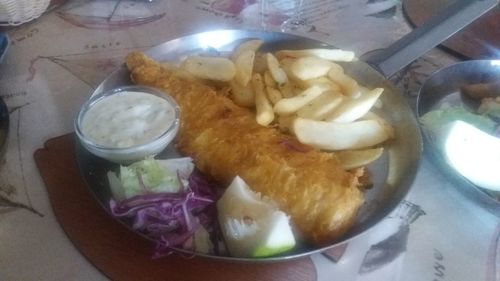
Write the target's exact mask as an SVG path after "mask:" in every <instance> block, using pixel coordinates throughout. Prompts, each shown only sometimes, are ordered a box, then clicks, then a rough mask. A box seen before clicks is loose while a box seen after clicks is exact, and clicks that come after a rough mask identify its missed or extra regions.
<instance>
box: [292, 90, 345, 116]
mask: <svg viewBox="0 0 500 281" xmlns="http://www.w3.org/2000/svg"><path fill="white" fill-rule="evenodd" d="M342 99H343V96H342V95H341V94H340V93H338V92H333V91H327V92H324V93H323V94H321V95H320V96H319V97H317V98H315V99H314V100H312V101H311V102H309V103H308V104H306V105H305V106H303V107H302V108H300V109H299V110H298V111H297V116H299V117H302V118H308V119H314V120H322V119H323V118H325V116H326V115H327V114H328V113H329V112H331V111H333V110H334V109H335V108H336V107H337V106H338V105H339V104H340V103H341V102H342Z"/></svg>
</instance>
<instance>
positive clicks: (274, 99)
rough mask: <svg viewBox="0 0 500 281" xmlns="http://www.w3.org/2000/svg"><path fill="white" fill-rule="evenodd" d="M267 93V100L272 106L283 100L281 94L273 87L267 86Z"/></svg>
mask: <svg viewBox="0 0 500 281" xmlns="http://www.w3.org/2000/svg"><path fill="white" fill-rule="evenodd" d="M266 93H267V98H268V99H269V101H270V102H271V103H272V104H276V103H278V102H279V101H280V100H281V99H282V98H283V95H282V94H281V92H280V91H279V90H278V89H275V88H273V87H269V86H266Z"/></svg>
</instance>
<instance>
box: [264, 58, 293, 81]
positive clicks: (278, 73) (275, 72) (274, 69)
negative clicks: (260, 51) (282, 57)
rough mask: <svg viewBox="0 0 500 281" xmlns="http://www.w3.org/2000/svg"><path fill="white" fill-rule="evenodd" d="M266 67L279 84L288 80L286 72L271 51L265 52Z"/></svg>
mask: <svg viewBox="0 0 500 281" xmlns="http://www.w3.org/2000/svg"><path fill="white" fill-rule="evenodd" d="M266 61H267V67H268V69H269V72H270V73H271V76H272V77H273V79H274V81H276V83H278V84H279V85H282V84H285V83H286V82H288V77H287V75H286V72H285V71H284V70H283V69H282V68H281V66H280V63H279V61H278V59H277V58H276V57H275V56H274V55H273V54H271V53H267V54H266Z"/></svg>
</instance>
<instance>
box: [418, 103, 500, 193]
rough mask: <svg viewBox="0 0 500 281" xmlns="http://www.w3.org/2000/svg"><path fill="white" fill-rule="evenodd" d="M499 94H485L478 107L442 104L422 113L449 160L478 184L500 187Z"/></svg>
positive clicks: (430, 134) (429, 130)
mask: <svg viewBox="0 0 500 281" xmlns="http://www.w3.org/2000/svg"><path fill="white" fill-rule="evenodd" d="M499 101H500V98H496V99H495V98H482V99H481V105H480V106H479V108H477V111H475V112H473V111H469V110H467V109H466V108H464V107H463V106H451V105H443V106H442V108H440V109H436V110H431V111H429V112H427V113H426V114H424V115H423V116H422V117H420V122H421V124H422V127H423V129H424V130H425V131H426V132H427V133H428V134H427V135H428V136H429V137H430V140H431V141H432V143H433V144H434V145H435V146H436V147H438V149H439V150H441V151H443V156H444V159H445V160H446V162H447V163H448V164H449V165H450V166H451V167H453V168H454V169H455V170H456V171H457V172H458V173H459V174H461V175H462V176H464V177H465V178H467V179H468V180H470V181H471V182H472V183H474V184H475V185H477V186H479V187H482V188H486V189H491V190H496V191H500V178H499V173H498V167H499V166H500V123H499V121H500V120H499V119H498V117H500V114H499V113H500V110H499V109H500V106H499V104H500V103H499Z"/></svg>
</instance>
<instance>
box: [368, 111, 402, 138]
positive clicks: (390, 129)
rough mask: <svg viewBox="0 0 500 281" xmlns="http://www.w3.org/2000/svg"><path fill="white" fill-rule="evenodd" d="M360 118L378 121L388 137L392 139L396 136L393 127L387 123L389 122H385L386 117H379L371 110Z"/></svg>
mask: <svg viewBox="0 0 500 281" xmlns="http://www.w3.org/2000/svg"><path fill="white" fill-rule="evenodd" d="M361 119H362V120H375V121H377V122H379V123H380V125H382V127H384V129H385V131H386V132H387V134H388V135H389V138H391V139H393V138H395V137H396V132H395V130H394V127H393V126H392V125H391V124H389V122H387V120H386V119H384V118H382V117H380V116H379V115H378V114H376V113H374V112H372V111H369V112H367V113H366V114H365V116H363V117H362V118H361Z"/></svg>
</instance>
